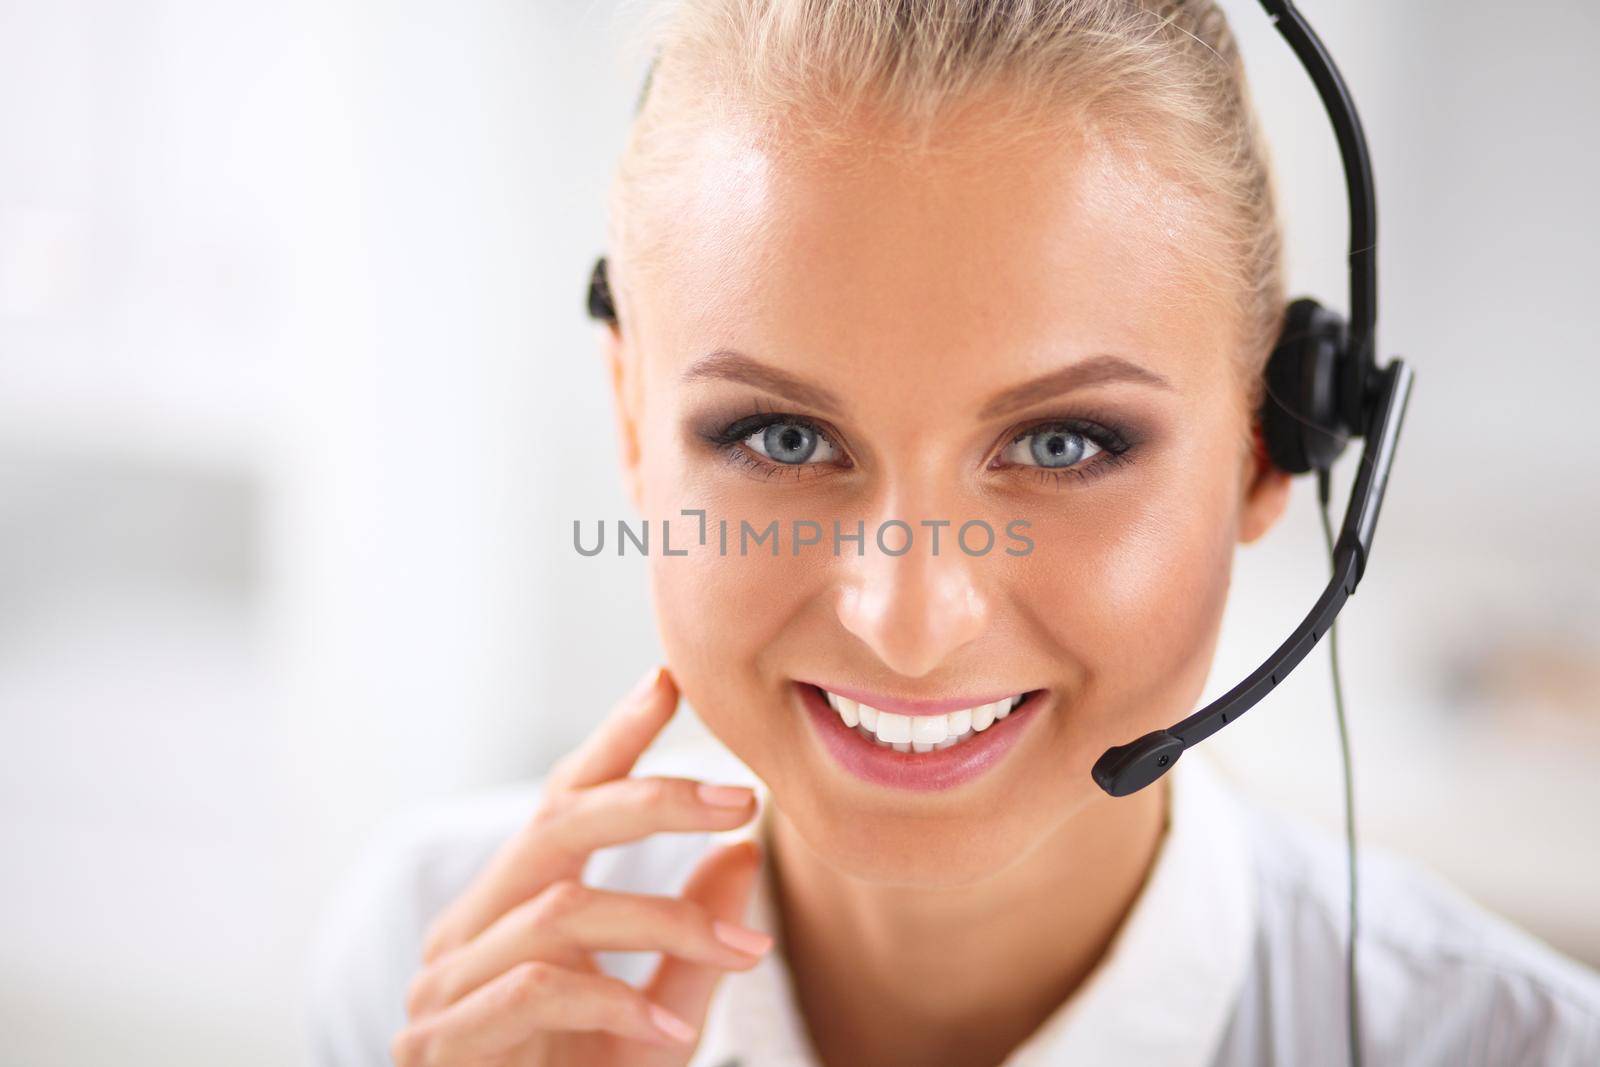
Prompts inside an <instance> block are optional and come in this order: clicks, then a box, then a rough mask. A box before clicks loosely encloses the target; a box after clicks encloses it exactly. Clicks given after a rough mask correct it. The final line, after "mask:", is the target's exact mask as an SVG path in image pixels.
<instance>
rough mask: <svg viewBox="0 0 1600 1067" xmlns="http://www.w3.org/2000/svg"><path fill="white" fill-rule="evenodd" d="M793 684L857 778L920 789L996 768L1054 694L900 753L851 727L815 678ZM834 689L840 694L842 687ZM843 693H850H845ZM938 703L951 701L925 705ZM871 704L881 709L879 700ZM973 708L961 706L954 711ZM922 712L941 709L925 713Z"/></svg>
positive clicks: (832, 750)
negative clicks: (954, 738)
mask: <svg viewBox="0 0 1600 1067" xmlns="http://www.w3.org/2000/svg"><path fill="white" fill-rule="evenodd" d="M793 687H794V690H795V694H796V699H798V700H799V702H800V705H801V707H802V708H803V709H804V711H805V713H806V717H807V718H808V719H810V720H811V724H812V726H813V727H814V728H815V730H816V732H817V737H818V739H819V740H820V741H821V742H822V746H823V747H824V748H826V749H827V750H828V754H829V755H831V756H832V757H833V758H834V760H835V761H836V762H837V763H838V764H839V765H840V766H841V767H843V768H844V769H845V770H846V771H848V772H849V773H851V774H853V775H855V776H856V777H857V778H860V779H862V780H864V781H868V782H871V783H873V784H874V785H882V786H887V787H889V788H891V789H905V790H911V791H915V792H935V791H938V790H943V789H953V788H955V787H956V786H958V785H961V784H963V783H965V782H969V781H971V780H973V779H974V778H977V777H978V776H979V775H982V774H983V773H984V772H985V771H987V770H989V769H990V768H992V767H994V766H995V765H996V764H998V763H999V762H1000V761H1001V759H1002V758H1004V756H1005V754H1006V753H1007V752H1009V751H1010V750H1011V748H1012V747H1013V746H1014V745H1015V744H1016V743H1017V742H1018V741H1019V740H1020V739H1021V738H1022V735H1023V732H1024V731H1025V730H1027V728H1028V725H1029V724H1030V723H1032V722H1033V720H1034V719H1035V718H1036V717H1037V716H1036V714H1035V713H1036V712H1037V711H1038V710H1039V709H1040V708H1041V707H1042V706H1043V705H1045V704H1046V703H1048V701H1049V698H1050V693H1049V691H1048V690H1030V691H1029V694H1030V695H1029V697H1028V699H1027V700H1026V701H1024V702H1023V703H1022V704H1021V705H1020V706H1018V707H1017V709H1016V710H1015V711H1013V712H1011V714H1009V715H1007V716H1006V717H1005V718H1004V719H999V720H996V721H995V723H994V725H993V726H990V727H989V728H988V729H986V730H984V731H983V732H982V733H980V734H978V735H977V736H976V737H973V738H969V739H968V740H966V741H963V742H962V743H961V744H959V745H952V746H950V747H949V748H941V749H936V750H934V751H933V752H896V751H895V750H894V749H892V748H884V747H882V746H881V745H877V744H874V743H872V742H870V741H866V740H864V739H863V738H862V737H861V735H860V734H858V733H856V732H855V731H854V730H852V729H851V728H850V727H848V726H846V725H845V724H844V720H842V719H840V718H839V713H838V712H836V711H834V710H833V708H831V707H829V705H828V701H827V698H826V697H824V696H823V695H822V691H821V690H820V689H819V688H817V686H815V685H813V684H811V683H810V682H800V681H796V682H794V683H793ZM831 691H832V692H835V693H838V692H839V690H831ZM840 695H841V696H847V695H848V694H847V693H840ZM1012 695H1015V694H1012ZM852 699H853V698H852ZM995 699H999V698H998V697H997V698H995ZM869 703H870V702H869ZM935 703H945V702H944V701H939V702H928V703H925V704H922V705H921V706H922V707H924V708H927V707H932V706H934V704H935ZM980 703H982V702H981V701H980ZM871 706H872V707H877V705H876V704H872V705H871ZM967 706H968V705H966V704H956V705H954V706H953V707H952V708H951V710H956V709H959V708H963V707H967ZM879 710H880V711H898V709H896V708H893V707H889V708H879ZM898 713H899V714H906V713H905V712H898ZM922 714H924V715H935V714H939V713H938V712H936V711H923V712H922Z"/></svg>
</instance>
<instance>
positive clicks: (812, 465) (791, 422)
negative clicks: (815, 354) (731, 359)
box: [685, 399, 1147, 489]
mask: <svg viewBox="0 0 1600 1067" xmlns="http://www.w3.org/2000/svg"><path fill="white" fill-rule="evenodd" d="M775 426H794V427H798V428H800V429H802V430H804V431H805V432H807V433H809V434H815V435H816V436H817V437H818V438H820V439H821V440H822V441H824V442H826V443H827V444H828V445H830V446H832V447H831V451H832V452H833V453H834V454H835V456H836V458H835V459H832V460H829V461H827V462H801V463H782V462H775V461H774V460H772V459H769V458H767V457H765V456H762V455H760V454H758V453H757V451H756V450H755V449H754V448H753V447H752V446H751V445H750V444H749V443H748V442H749V441H750V438H751V437H752V436H754V435H756V434H759V433H762V432H763V431H766V430H768V429H769V428H771V427H775ZM685 430H686V434H685V436H686V438H687V439H688V440H689V441H690V442H691V443H692V444H695V445H698V446H699V447H701V448H702V449H705V450H707V451H709V452H711V453H712V454H713V455H715V456H717V457H718V458H721V459H723V460H724V461H726V462H727V463H729V464H730V465H732V466H737V467H740V468H742V469H743V470H744V471H745V472H746V473H748V474H751V475H753V476H757V477H760V478H763V479H774V478H779V477H787V478H791V479H794V478H806V477H818V476H825V475H828V474H832V473H837V472H839V471H841V470H848V469H851V468H853V467H854V466H855V463H854V461H853V460H852V458H851V456H850V451H849V448H848V446H847V445H846V443H845V441H844V438H843V435H842V434H839V433H838V432H837V431H836V430H834V429H833V428H832V427H831V426H829V425H828V424H827V423H825V422H823V421H822V420H819V419H816V418H813V417H811V416H807V415H801V414H796V413H792V412H784V411H779V410H776V409H775V408H772V407H770V406H769V405H768V404H766V403H765V402H764V401H762V400H761V399H756V400H754V401H751V402H749V403H747V404H746V405H744V406H743V407H742V408H741V407H734V408H732V409H731V410H730V409H729V408H728V407H719V408H715V409H711V410H708V411H706V412H703V413H699V414H696V415H692V416H690V417H689V418H688V419H687V420H686V422H685ZM1044 434H1067V435H1072V436H1076V437H1079V438H1081V439H1082V440H1084V441H1087V442H1088V443H1090V444H1093V445H1094V446H1095V452H1094V454H1093V455H1091V456H1089V457H1087V458H1085V459H1083V460H1081V461H1079V462H1077V463H1074V464H1072V465H1070V466H1063V467H1047V466H1043V465H1037V464H1030V463H1015V462H1005V461H1004V458H1003V457H1004V456H1005V454H1006V452H1007V451H1009V450H1010V448H1011V446H1013V445H1015V444H1017V443H1019V442H1022V441H1025V440H1026V439H1028V438H1029V437H1032V436H1036V435H1044ZM1146 438H1147V434H1146V432H1145V431H1144V430H1143V429H1141V428H1139V427H1138V426H1137V425H1135V424H1132V423H1129V422H1127V421H1125V420H1120V419H1112V418H1110V417H1108V416H1106V415H1104V414H1102V413H1100V412H1089V411H1085V412H1082V413H1081V414H1073V415H1066V414H1063V415H1055V416H1049V417H1039V418H1034V419H1032V420H1030V421H1029V422H1027V423H1025V424H1023V425H1021V426H1017V427H1013V428H1011V429H1009V430H1007V431H1006V433H1005V434H1004V436H1002V437H1001V438H1000V440H999V442H998V443H997V444H996V445H995V446H993V447H992V448H991V450H990V451H991V453H992V458H991V459H990V460H989V461H988V463H987V464H986V465H985V468H986V469H987V470H992V471H996V472H1005V473H1007V474H1008V475H1011V476H1016V477H1026V478H1031V479H1033V480H1035V481H1037V482H1038V483H1040V484H1048V485H1050V486H1052V487H1054V488H1057V489H1060V488H1063V487H1064V486H1065V483H1066V480H1067V479H1069V478H1070V479H1075V480H1077V481H1078V482H1080V483H1081V482H1084V481H1087V480H1089V479H1093V478H1098V477H1101V476H1103V475H1106V474H1109V473H1111V472H1112V471H1114V470H1115V469H1116V468H1119V467H1122V466H1124V465H1126V464H1128V463H1131V462H1133V459H1134V456H1135V454H1136V453H1137V452H1138V450H1139V448H1140V445H1141V443H1142V442H1143V441H1145V440H1146ZM813 454H814V453H813Z"/></svg>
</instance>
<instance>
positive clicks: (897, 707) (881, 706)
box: [797, 678, 1032, 716]
mask: <svg viewBox="0 0 1600 1067" xmlns="http://www.w3.org/2000/svg"><path fill="white" fill-rule="evenodd" d="M797 680H798V681H799V682H800V683H801V684H803V685H814V686H816V687H817V688H818V689H826V690H827V691H828V692H830V693H832V694H834V695H835V696H841V697H847V698H849V699H850V700H854V701H855V702H856V703H857V704H865V705H867V706H868V707H869V708H877V709H878V710H879V711H892V712H894V713H895V714H897V715H913V716H915V715H943V714H945V713H946V712H949V711H960V710H961V709H962V708H976V707H978V706H980V705H983V704H993V703H994V702H995V701H997V700H1004V699H1005V698H1007V697H1014V696H1017V695H1018V694H1020V693H1024V692H1032V690H1023V689H1012V690H1010V691H1009V692H1005V693H995V694H993V695H992V696H983V697H950V698H948V699H944V700H902V699H900V698H899V697H891V696H884V695H883V694H882V693H869V692H867V691H866V690H865V689H844V688H841V687H840V686H836V685H823V684H822V683H821V682H814V681H810V680H809V679H804V678H801V679H797ZM1023 706H1024V707H1026V706H1027V705H1023Z"/></svg>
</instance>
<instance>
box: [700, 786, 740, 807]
mask: <svg viewBox="0 0 1600 1067" xmlns="http://www.w3.org/2000/svg"><path fill="white" fill-rule="evenodd" d="M696 792H698V793H699V794H700V799H701V800H703V801H705V802H706V803H707V804H711V805H714V806H716V807H719V808H742V807H744V806H745V805H746V804H748V803H750V798H751V797H752V796H753V795H754V794H753V793H752V792H751V791H750V790H749V789H748V788H746V787H745V786H742V785H705V784H702V785H701V786H700V788H699V789H697V790H696Z"/></svg>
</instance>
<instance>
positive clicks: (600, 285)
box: [588, 256, 617, 326]
mask: <svg viewBox="0 0 1600 1067" xmlns="http://www.w3.org/2000/svg"><path fill="white" fill-rule="evenodd" d="M588 307H589V317H590V318H592V319H599V320H600V321H601V322H608V323H610V324H611V325H613V326H615V325H617V305H616V303H615V302H614V301H613V300H612V299H611V280H610V278H609V277H607V275H606V257H605V256H601V257H600V258H599V259H597V260H595V261H594V270H593V271H591V272H590V274H589V298H588Z"/></svg>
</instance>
